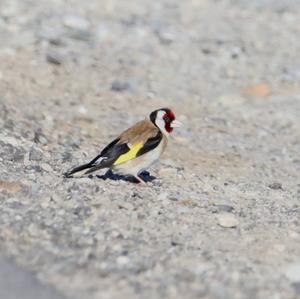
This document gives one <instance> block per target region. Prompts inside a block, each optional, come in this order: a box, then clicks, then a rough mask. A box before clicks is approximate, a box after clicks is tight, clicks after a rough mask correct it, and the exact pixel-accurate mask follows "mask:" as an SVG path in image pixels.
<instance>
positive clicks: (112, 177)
mask: <svg viewBox="0 0 300 299" xmlns="http://www.w3.org/2000/svg"><path fill="white" fill-rule="evenodd" d="M96 177H97V178H98V179H101V180H112V181H126V182H131V183H139V181H138V180H137V179H136V178H135V177H134V176H130V175H119V174H116V173H113V172H112V171H111V170H108V171H107V172H106V173H105V174H103V175H96ZM139 177H140V178H141V179H142V180H143V181H144V182H146V183H147V182H152V181H153V180H155V179H156V177H155V176H152V175H150V173H149V172H148V171H143V172H142V173H141V174H139Z"/></svg>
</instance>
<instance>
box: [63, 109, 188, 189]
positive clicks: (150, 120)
mask: <svg viewBox="0 0 300 299" xmlns="http://www.w3.org/2000/svg"><path fill="white" fill-rule="evenodd" d="M181 125H182V123H181V122H179V121H178V120H176V117H175V114H174V112H173V111H172V110H171V109H169V108H160V109H157V110H154V111H152V112H151V113H150V114H149V116H148V117H147V118H145V119H144V120H142V121H139V122H137V123H136V124H135V125H133V126H132V127H130V128H128V129H127V130H125V131H123V133H121V134H120V135H119V136H118V137H117V138H116V139H114V140H113V141H112V142H111V143H109V144H108V145H107V146H106V147H104V149H103V150H102V151H101V152H100V154H99V155H97V156H96V157H95V158H94V159H92V160H91V161H90V162H88V163H86V164H83V165H80V166H77V167H75V168H73V169H71V170H69V171H67V172H65V173H64V177H65V178H71V177H73V175H74V174H75V173H82V172H83V175H87V174H90V173H92V172H94V171H97V170H99V169H104V168H108V169H110V170H111V171H113V173H116V174H119V175H123V176H133V177H134V178H135V179H136V180H137V182H139V183H142V184H145V181H144V180H143V179H142V178H141V177H140V174H141V173H142V172H144V171H146V170H147V169H148V168H149V167H150V166H151V165H152V164H153V163H154V162H156V161H157V160H158V159H159V158H160V156H161V154H162V153H163V152H164V150H165V148H166V146H167V143H168V139H169V136H170V134H171V133H172V132H173V129H174V128H178V127H181Z"/></svg>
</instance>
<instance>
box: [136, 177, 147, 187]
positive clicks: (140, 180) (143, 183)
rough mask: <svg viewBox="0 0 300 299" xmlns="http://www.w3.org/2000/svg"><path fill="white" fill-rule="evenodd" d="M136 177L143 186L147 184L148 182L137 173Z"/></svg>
mask: <svg viewBox="0 0 300 299" xmlns="http://www.w3.org/2000/svg"><path fill="white" fill-rule="evenodd" d="M134 177H135V178H136V179H137V180H138V182H139V183H141V185H143V186H146V185H147V184H146V182H145V181H143V180H142V179H141V178H140V177H139V176H138V175H135V176H134Z"/></svg>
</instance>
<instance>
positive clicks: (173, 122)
mask: <svg viewBox="0 0 300 299" xmlns="http://www.w3.org/2000/svg"><path fill="white" fill-rule="evenodd" d="M181 126H183V124H182V123H181V122H180V121H178V120H173V121H172V122H171V127H172V128H180V127H181Z"/></svg>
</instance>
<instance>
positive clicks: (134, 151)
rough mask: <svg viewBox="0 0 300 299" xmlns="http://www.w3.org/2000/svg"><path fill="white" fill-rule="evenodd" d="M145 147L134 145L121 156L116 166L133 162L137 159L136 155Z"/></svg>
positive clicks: (139, 144) (141, 144)
mask: <svg viewBox="0 0 300 299" xmlns="http://www.w3.org/2000/svg"><path fill="white" fill-rule="evenodd" d="M142 147H143V143H142V142H140V143H137V144H135V145H133V146H132V147H131V148H130V150H129V151H128V152H127V153H126V154H123V155H121V156H120V157H119V158H118V159H117V160H116V161H115V163H114V165H119V164H122V163H125V162H127V161H129V160H132V159H134V158H135V157H136V154H137V153H138V151H139V150H140V149H141V148H142Z"/></svg>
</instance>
